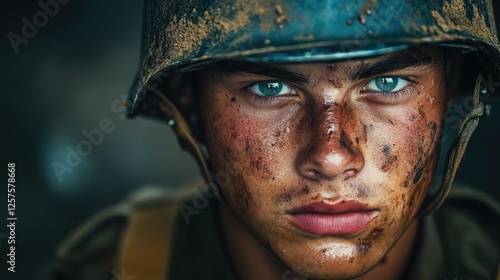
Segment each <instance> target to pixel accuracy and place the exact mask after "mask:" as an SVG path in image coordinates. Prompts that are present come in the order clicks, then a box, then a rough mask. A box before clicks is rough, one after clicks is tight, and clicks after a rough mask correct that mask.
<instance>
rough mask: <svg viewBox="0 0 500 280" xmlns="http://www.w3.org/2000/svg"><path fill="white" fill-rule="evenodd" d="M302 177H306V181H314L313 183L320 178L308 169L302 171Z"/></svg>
mask: <svg viewBox="0 0 500 280" xmlns="http://www.w3.org/2000/svg"><path fill="white" fill-rule="evenodd" d="M302 175H303V176H304V177H306V178H307V179H309V180H312V181H315V182H317V181H319V180H320V177H321V176H322V175H321V174H320V173H319V172H318V171H317V170H314V169H308V170H306V171H304V172H303V173H302Z"/></svg>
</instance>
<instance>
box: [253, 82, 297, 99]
mask: <svg viewBox="0 0 500 280" xmlns="http://www.w3.org/2000/svg"><path fill="white" fill-rule="evenodd" d="M249 88H250V89H251V90H252V91H253V92H255V93H256V94H258V95H261V96H266V97H273V96H278V95H283V94H292V93H293V92H294V90H293V89H292V88H291V87H289V86H288V85H287V84H285V83H283V82H280V81H264V82H256V83H254V84H253V85H251V86H250V87H249Z"/></svg>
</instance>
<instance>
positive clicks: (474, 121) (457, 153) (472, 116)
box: [416, 75, 484, 218]
mask: <svg viewBox="0 0 500 280" xmlns="http://www.w3.org/2000/svg"><path fill="white" fill-rule="evenodd" d="M482 83H483V77H482V76H481V75H479V76H478V77H477V80H476V85H475V87H474V95H473V99H472V100H473V104H474V107H473V108H472V110H471V111H470V112H469V114H467V115H466V116H465V117H464V119H463V120H462V123H461V124H460V128H459V130H458V135H457V138H456V139H455V141H454V142H453V144H452V146H451V148H450V151H449V153H448V157H447V161H446V169H445V170H446V171H445V174H444V179H443V181H442V184H441V188H440V189H439V191H438V193H437V194H436V195H435V196H434V198H432V200H431V201H427V200H426V201H425V202H424V205H422V207H421V208H420V212H419V213H418V215H417V217H416V218H420V217H423V216H425V215H428V214H431V213H432V212H434V211H436V210H437V209H438V208H439V207H440V206H441V205H442V204H443V202H444V200H445V199H446V197H447V196H448V193H449V192H450V189H451V185H452V183H453V179H454V178H455V175H456V173H457V170H458V166H459V165H460V161H461V160H462V157H463V155H464V153H465V150H466V148H467V144H468V143H469V140H470V138H471V136H472V133H473V132H474V130H475V129H476V127H477V125H478V124H479V118H480V117H481V116H482V115H483V113H484V104H483V102H482V101H481V100H480V93H481V88H482V86H481V84H482Z"/></svg>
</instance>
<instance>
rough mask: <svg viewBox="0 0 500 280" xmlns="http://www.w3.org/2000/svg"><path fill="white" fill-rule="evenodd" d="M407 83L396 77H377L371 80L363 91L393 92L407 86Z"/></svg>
mask: <svg viewBox="0 0 500 280" xmlns="http://www.w3.org/2000/svg"><path fill="white" fill-rule="evenodd" d="M408 83H409V82H408V81H407V80H405V79H403V78H401V77H397V76H386V77H378V78H375V79H373V80H371V81H370V82H369V83H368V84H367V85H366V86H365V87H363V90H369V91H378V92H395V91H399V90H401V89H403V88H404V87H405V86H407V85H408Z"/></svg>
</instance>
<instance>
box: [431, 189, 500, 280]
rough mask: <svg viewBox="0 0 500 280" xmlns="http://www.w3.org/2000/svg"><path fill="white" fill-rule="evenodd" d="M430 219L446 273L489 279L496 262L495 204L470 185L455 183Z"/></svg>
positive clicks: (499, 215)
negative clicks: (433, 223)
mask: <svg viewBox="0 0 500 280" xmlns="http://www.w3.org/2000/svg"><path fill="white" fill-rule="evenodd" d="M434 219H435V223H436V227H437V229H438V233H439V239H440V240H441V242H440V243H441V244H442V249H443V257H444V261H445V263H444V266H445V267H447V269H446V270H447V271H448V272H447V273H448V274H449V275H446V276H447V277H452V278H451V279H453V277H463V276H467V277H468V278H467V279H493V278H494V276H495V275H496V273H497V272H498V268H499V264H500V238H499V236H500V205H499V203H498V202H497V201H495V199H493V198H492V197H491V196H488V195H486V194H484V193H481V192H479V191H477V190H475V189H473V188H470V187H467V186H461V185H456V186H454V187H453V189H452V191H451V192H450V195H449V196H448V199H447V200H446V202H445V203H444V204H443V206H442V207H441V208H440V209H439V211H437V212H436V213H435V215H434ZM445 273H446V272H445Z"/></svg>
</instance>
